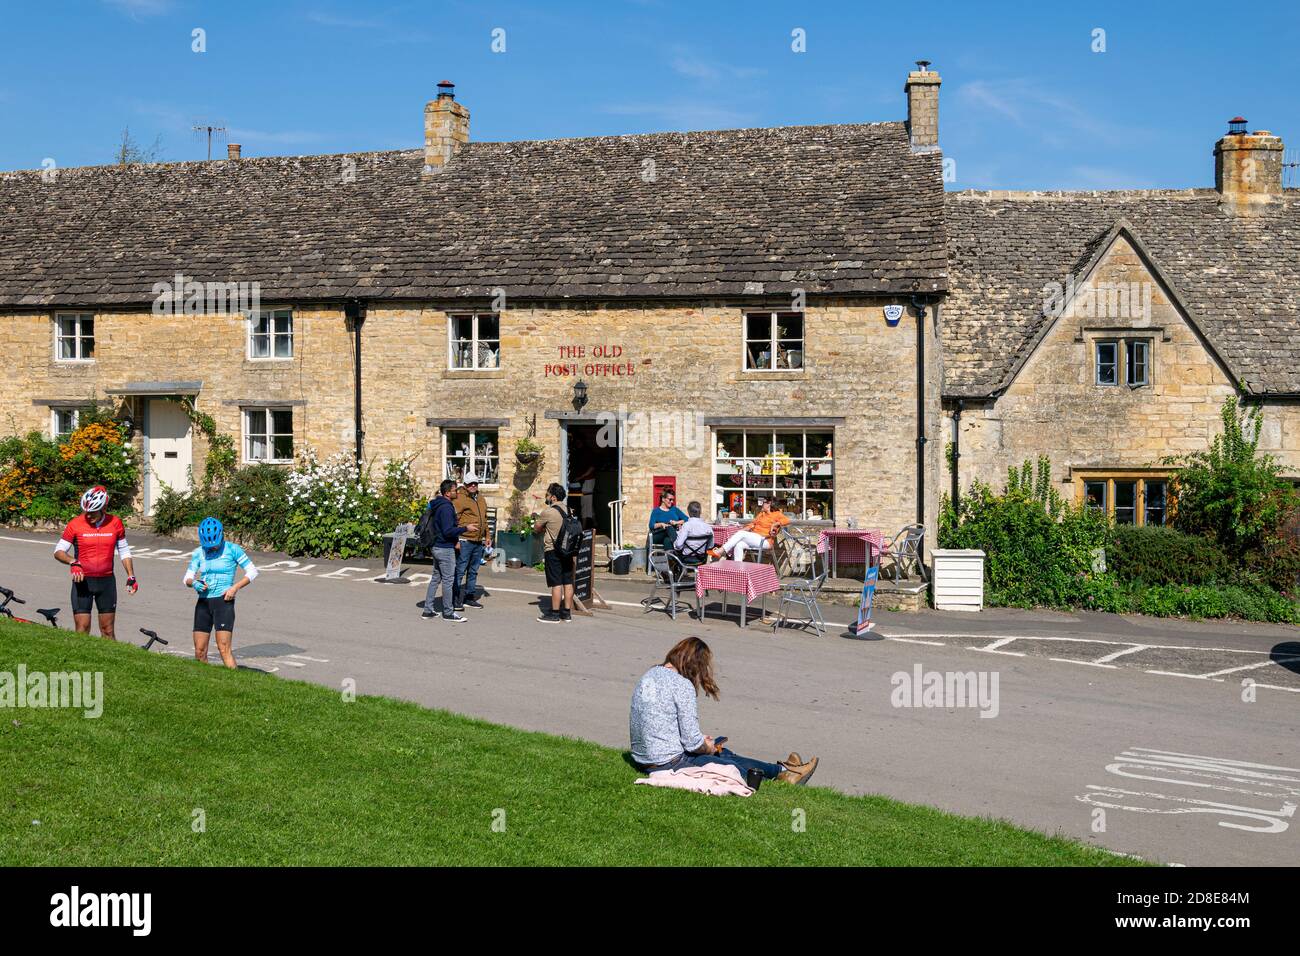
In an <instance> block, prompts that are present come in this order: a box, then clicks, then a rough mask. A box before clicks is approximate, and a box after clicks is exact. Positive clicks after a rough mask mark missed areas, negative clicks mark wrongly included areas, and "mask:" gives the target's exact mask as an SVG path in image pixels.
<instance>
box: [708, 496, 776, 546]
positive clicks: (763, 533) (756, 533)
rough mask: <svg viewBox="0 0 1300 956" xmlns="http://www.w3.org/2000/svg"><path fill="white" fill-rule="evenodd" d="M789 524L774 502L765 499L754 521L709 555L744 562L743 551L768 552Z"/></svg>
mask: <svg viewBox="0 0 1300 956" xmlns="http://www.w3.org/2000/svg"><path fill="white" fill-rule="evenodd" d="M789 523H790V519H789V518H788V517H786V516H785V514H784V513H783V512H782V511H781V509H780V508H779V507H778V506H777V504H776V502H775V501H773V500H772V499H771V498H767V499H765V500H764V501H763V503H762V504H761V505H759V508H758V514H757V515H755V516H754V520H753V521H751V522H750V523H749V524H747V525H745V529H744V530H743V531H737V532H736V533H735V534H733V535H732V536H731V537H730V538H728V539H727V543H726V544H724V545H723V546H722V547H721V548H714V549H713V551H711V552H710V554H712V555H713V556H714V557H728V558H734V559H735V560H737V561H744V560H745V551H746V550H747V549H749V548H754V549H755V550H757V551H760V552H761V551H762V550H763V549H764V548H766V549H768V550H769V551H770V550H771V548H772V544H773V542H775V541H776V533H777V532H778V531H780V530H781V528H782V527H784V526H785V525H788V524H789ZM759 557H760V558H761V557H762V555H761V554H760V555H759Z"/></svg>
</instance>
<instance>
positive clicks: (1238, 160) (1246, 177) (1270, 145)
mask: <svg viewBox="0 0 1300 956" xmlns="http://www.w3.org/2000/svg"><path fill="white" fill-rule="evenodd" d="M1214 188H1215V189H1217V190H1218V191H1219V195H1220V196H1221V197H1222V199H1221V203H1223V204H1225V205H1230V206H1232V207H1235V208H1236V209H1238V210H1239V211H1242V212H1248V211H1249V209H1250V207H1252V206H1259V205H1261V204H1267V203H1270V202H1275V201H1277V200H1278V199H1279V198H1280V197H1281V195H1282V139H1281V137H1278V136H1274V135H1273V134H1272V133H1270V132H1269V131H1268V130H1266V129H1261V130H1257V131H1256V132H1254V133H1248V132H1246V120H1245V119H1244V118H1243V117H1240V116H1238V117H1236V118H1234V119H1232V120H1230V121H1229V123H1228V134H1227V135H1226V136H1224V137H1223V138H1222V139H1221V140H1219V141H1218V142H1217V143H1215V144H1214Z"/></svg>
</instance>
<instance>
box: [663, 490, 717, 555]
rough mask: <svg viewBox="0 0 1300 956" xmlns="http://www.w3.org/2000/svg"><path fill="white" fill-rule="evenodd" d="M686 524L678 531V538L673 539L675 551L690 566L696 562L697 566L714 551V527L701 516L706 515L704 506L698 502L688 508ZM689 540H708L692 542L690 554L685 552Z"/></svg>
mask: <svg viewBox="0 0 1300 956" xmlns="http://www.w3.org/2000/svg"><path fill="white" fill-rule="evenodd" d="M686 514H687V518H686V523H685V524H684V525H682V526H681V527H680V528H678V529H677V537H676V538H674V539H673V550H674V551H676V552H677V554H678V555H679V556H680V557H681V558H682V560H683V561H686V562H687V563H688V564H689V563H691V562H692V561H694V562H695V563H696V564H701V563H703V561H704V559H705V557H707V556H708V553H709V552H710V551H711V550H713V525H711V524H709V523H708V522H707V521H705V520H704V518H702V517H701V515H703V514H704V506H703V505H702V504H700V503H699V502H698V501H692V502H691V503H690V504H689V505H687V506H686ZM688 538H707V539H708V540H706V541H691V542H690V549H691V550H690V552H689V553H687V552H685V550H684V549H685V548H686V547H687V539H688Z"/></svg>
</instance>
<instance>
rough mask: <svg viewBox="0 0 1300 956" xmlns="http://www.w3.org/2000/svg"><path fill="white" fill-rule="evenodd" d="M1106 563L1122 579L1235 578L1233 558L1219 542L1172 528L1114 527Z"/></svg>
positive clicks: (1181, 581)
mask: <svg viewBox="0 0 1300 956" xmlns="http://www.w3.org/2000/svg"><path fill="white" fill-rule="evenodd" d="M1106 565H1107V569H1108V570H1109V571H1111V572H1113V573H1114V574H1115V575H1116V576H1117V577H1118V578H1119V579H1120V580H1122V581H1138V582H1141V583H1143V584H1147V585H1157V584H1227V583H1229V582H1231V581H1232V580H1233V579H1234V569H1233V565H1232V562H1231V561H1229V560H1228V556H1227V555H1226V554H1224V553H1223V551H1222V550H1221V549H1220V548H1219V546H1218V545H1216V544H1215V543H1214V542H1213V541H1212V540H1210V539H1209V538H1203V537H1199V536H1197V535H1190V534H1182V533H1181V532H1179V531H1175V530H1174V529H1173V528H1159V527H1136V526H1133V525H1124V526H1120V527H1117V528H1115V530H1114V532H1113V534H1112V537H1111V545H1110V547H1109V548H1107V550H1106Z"/></svg>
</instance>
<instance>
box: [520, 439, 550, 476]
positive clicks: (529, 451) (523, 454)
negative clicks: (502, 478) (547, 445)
mask: <svg viewBox="0 0 1300 956" xmlns="http://www.w3.org/2000/svg"><path fill="white" fill-rule="evenodd" d="M543 457H544V455H543V451H542V446H541V444H539V443H538V441H537V440H536V439H535V438H530V437H524V438H521V439H519V441H517V442H515V460H516V461H517V462H519V464H520V465H522V466H523V467H524V468H530V469H531V468H537V467H538V466H540V465H541V463H542V458H543Z"/></svg>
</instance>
